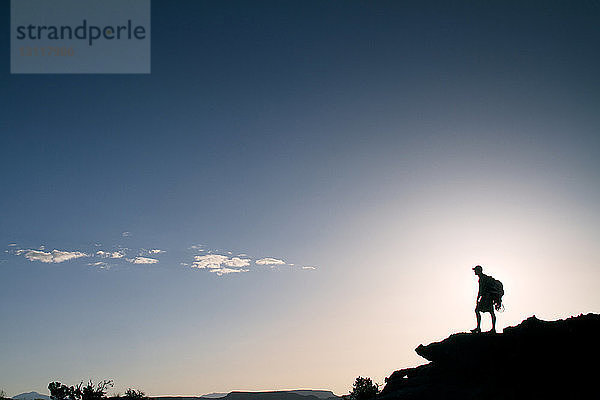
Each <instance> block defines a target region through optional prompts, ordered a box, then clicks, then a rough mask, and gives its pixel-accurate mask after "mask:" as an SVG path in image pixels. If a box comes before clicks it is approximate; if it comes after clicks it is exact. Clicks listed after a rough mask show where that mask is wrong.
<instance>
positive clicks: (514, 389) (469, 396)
mask: <svg viewBox="0 0 600 400" xmlns="http://www.w3.org/2000/svg"><path fill="white" fill-rule="evenodd" d="M599 340H600V315H598V314H587V315H579V316H578V317H571V318H568V319H565V320H558V321H542V320H539V319H537V318H536V317H535V316H533V317H530V318H527V319H526V320H525V321H523V322H522V323H521V324H519V325H517V326H514V327H509V328H506V329H504V332H503V333H501V334H471V333H457V334H454V335H451V336H450V337H448V338H446V339H444V340H442V341H441V342H435V343H431V344H429V345H427V346H423V345H420V346H419V347H417V348H416V352H417V354H419V355H420V356H421V357H423V358H425V359H427V360H429V361H430V362H429V363H428V364H424V365H421V366H418V367H416V368H406V369H402V370H399V371H396V372H394V373H393V374H392V375H391V376H390V377H389V378H386V385H385V387H384V388H383V390H382V391H381V393H380V394H379V395H378V399H377V400H403V399H410V400H422V399H423V400H424V399H446V400H453V399H461V400H475V399H486V400H495V399H498V400H499V399H584V398H592V397H589V394H590V393H596V394H595V396H597V395H598V393H597V390H598V387H597V383H596V382H597V375H598V366H597V360H598V359H599V357H600V343H599ZM595 396H594V398H597V397H595Z"/></svg>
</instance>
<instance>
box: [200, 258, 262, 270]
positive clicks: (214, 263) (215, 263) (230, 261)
mask: <svg viewBox="0 0 600 400" xmlns="http://www.w3.org/2000/svg"><path fill="white" fill-rule="evenodd" d="M249 265H250V259H247V258H240V257H232V258H230V257H228V256H223V255H220V254H207V255H204V256H195V257H194V262H193V263H192V268H200V269H204V268H208V269H219V268H221V267H223V266H225V267H232V268H243V267H248V266H249Z"/></svg>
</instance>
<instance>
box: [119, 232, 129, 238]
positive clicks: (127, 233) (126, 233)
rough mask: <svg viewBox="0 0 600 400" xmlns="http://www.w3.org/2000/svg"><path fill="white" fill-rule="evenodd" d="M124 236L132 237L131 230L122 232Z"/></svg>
mask: <svg viewBox="0 0 600 400" xmlns="http://www.w3.org/2000/svg"><path fill="white" fill-rule="evenodd" d="M121 236H122V237H130V236H131V232H128V231H125V232H122V233H121Z"/></svg>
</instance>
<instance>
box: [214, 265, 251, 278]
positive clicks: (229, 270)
mask: <svg viewBox="0 0 600 400" xmlns="http://www.w3.org/2000/svg"><path fill="white" fill-rule="evenodd" d="M248 271H250V270H249V269H234V268H227V267H223V268H217V269H211V270H210V272H214V273H215V274H217V276H223V275H226V274H232V273H236V272H248Z"/></svg>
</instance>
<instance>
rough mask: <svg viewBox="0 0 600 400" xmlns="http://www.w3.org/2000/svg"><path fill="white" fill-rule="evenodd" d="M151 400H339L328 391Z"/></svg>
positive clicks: (251, 393)
mask: <svg viewBox="0 0 600 400" xmlns="http://www.w3.org/2000/svg"><path fill="white" fill-rule="evenodd" d="M152 399H153V400H202V399H223V400H327V399H331V400H339V397H338V396H336V395H335V394H333V392H332V391H330V390H310V389H298V390H279V391H269V392H239V391H234V392H230V393H210V394H205V395H203V396H200V397H153V398H152Z"/></svg>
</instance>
